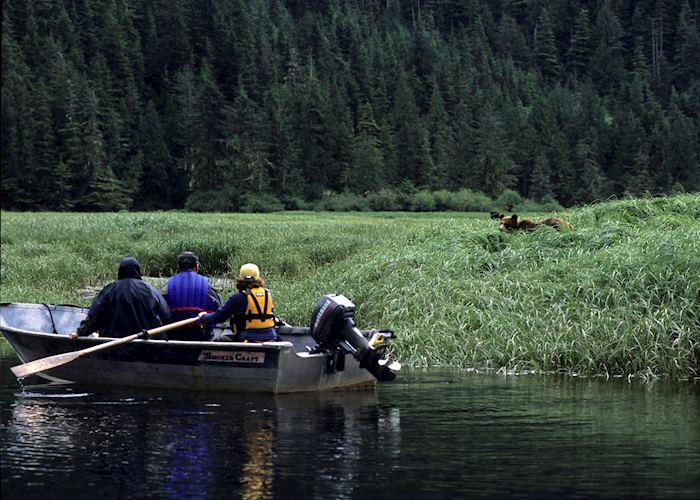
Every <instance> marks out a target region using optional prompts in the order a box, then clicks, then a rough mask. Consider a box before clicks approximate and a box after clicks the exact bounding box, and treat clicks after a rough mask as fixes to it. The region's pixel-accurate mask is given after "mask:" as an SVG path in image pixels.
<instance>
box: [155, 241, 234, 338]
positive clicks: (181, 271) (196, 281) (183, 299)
mask: <svg viewBox="0 0 700 500" xmlns="http://www.w3.org/2000/svg"><path fill="white" fill-rule="evenodd" d="M199 269H200V265H199V259H198V258H197V256H196V255H195V254H194V253H192V252H183V253H181V254H180V255H179V256H178V258H177V274H176V275H175V276H173V277H172V278H170V279H169V280H168V282H167V283H166V284H165V286H164V287H163V288H162V289H161V291H160V293H161V294H162V295H163V297H165V300H166V302H167V303H168V306H170V313H171V316H170V322H171V323H174V322H176V321H181V320H183V319H189V318H194V317H195V316H197V315H199V313H201V312H205V313H210V312H213V311H216V310H217V309H218V308H219V307H220V306H221V297H219V293H218V292H217V291H216V290H215V289H214V288H213V287H212V286H211V284H210V283H209V280H208V279H207V277H206V276H202V275H201V274H199ZM211 338H212V332H211V328H210V327H208V326H206V325H201V324H198V325H194V326H191V327H185V328H179V329H177V330H172V331H170V332H169V333H168V340H200V341H201V340H211Z"/></svg>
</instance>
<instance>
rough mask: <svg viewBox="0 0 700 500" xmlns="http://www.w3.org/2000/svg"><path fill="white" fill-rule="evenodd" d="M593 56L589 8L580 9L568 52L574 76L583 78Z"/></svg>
mask: <svg viewBox="0 0 700 500" xmlns="http://www.w3.org/2000/svg"><path fill="white" fill-rule="evenodd" d="M590 58H591V26H590V21H589V18H588V9H585V8H582V9H581V10H579V13H578V15H577V16H576V21H575V22H574V27H573V32H572V34H571V45H570V46H569V51H568V52H567V60H568V65H569V67H570V68H571V70H572V71H573V73H574V77H576V78H581V77H583V76H585V75H586V74H587V72H588V68H589V63H590Z"/></svg>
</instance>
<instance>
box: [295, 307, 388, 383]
mask: <svg viewBox="0 0 700 500" xmlns="http://www.w3.org/2000/svg"><path fill="white" fill-rule="evenodd" d="M309 333H310V335H311V336H312V337H313V338H314V340H316V342H318V348H317V350H320V351H323V350H325V351H328V354H329V361H330V363H331V365H330V366H329V369H330V370H333V371H335V370H337V371H340V370H342V369H343V365H342V363H343V361H344V359H345V353H346V352H350V353H351V354H352V355H353V356H354V357H355V359H357V360H358V361H359V362H360V368H364V369H366V370H367V371H369V372H370V373H371V374H372V375H374V376H375V377H376V378H377V380H380V381H385V380H394V378H396V375H395V374H394V372H393V371H392V370H395V371H398V370H399V369H400V368H401V364H400V363H399V362H397V361H392V360H390V359H389V358H388V357H386V342H385V341H384V335H383V334H382V333H379V332H378V333H375V334H374V335H373V336H372V338H370V339H368V338H367V337H365V336H364V335H363V334H362V332H361V331H360V330H359V329H358V328H357V327H356V326H355V304H353V303H352V302H351V301H350V300H348V298H347V297H345V296H343V295H324V296H323V297H322V298H321V300H320V301H319V302H318V304H317V305H316V307H315V308H314V311H313V313H312V315H311V330H310V332H309Z"/></svg>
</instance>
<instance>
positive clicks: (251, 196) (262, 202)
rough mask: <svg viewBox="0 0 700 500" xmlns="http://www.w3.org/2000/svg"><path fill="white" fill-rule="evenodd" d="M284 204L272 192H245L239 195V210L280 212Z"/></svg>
mask: <svg viewBox="0 0 700 500" xmlns="http://www.w3.org/2000/svg"><path fill="white" fill-rule="evenodd" d="M282 210H284V205H283V204H282V202H281V201H280V200H278V199H277V197H276V196H275V195H273V194H267V193H246V194H243V195H241V201H240V204H239V209H238V211H239V212H254V213H269V212H281V211H282Z"/></svg>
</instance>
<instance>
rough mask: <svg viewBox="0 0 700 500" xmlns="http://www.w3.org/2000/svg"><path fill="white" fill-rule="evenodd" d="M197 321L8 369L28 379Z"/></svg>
mask: <svg viewBox="0 0 700 500" xmlns="http://www.w3.org/2000/svg"><path fill="white" fill-rule="evenodd" d="M198 319H199V317H195V318H190V319H183V320H182V321H177V322H175V323H170V324H168V325H163V326H159V327H157V328H153V329H151V330H146V331H145V332H140V333H135V334H133V335H129V336H128V337H123V338H120V339H116V340H112V341H111V342H105V343H104V344H98V345H95V346H92V347H88V348H86V349H81V350H80V351H73V352H65V353H63V354H56V355H54V356H49V357H47V358H41V359H35V360H34V361H30V362H29V363H24V364H23V365H17V366H13V367H12V368H10V370H12V373H14V374H15V377H17V378H24V377H28V376H29V375H33V374H35V373H38V372H44V371H46V370H50V369H51V368H56V367H57V366H61V365H65V364H66V363H70V362H71V361H73V360H74V359H78V358H79V357H80V356H83V355H85V354H90V353H91V352H97V351H101V350H102V349H109V348H110V347H116V346H118V345H121V344H126V343H127V342H131V341H132V340H135V339H137V338H139V337H143V336H144V333H145V335H148V336H150V335H157V334H159V333H163V332H167V331H169V330H174V329H176V328H180V327H183V326H187V325H191V324H192V323H194V322H196V321H197V320H198Z"/></svg>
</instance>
